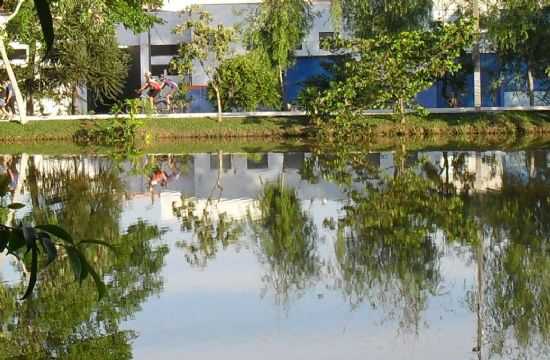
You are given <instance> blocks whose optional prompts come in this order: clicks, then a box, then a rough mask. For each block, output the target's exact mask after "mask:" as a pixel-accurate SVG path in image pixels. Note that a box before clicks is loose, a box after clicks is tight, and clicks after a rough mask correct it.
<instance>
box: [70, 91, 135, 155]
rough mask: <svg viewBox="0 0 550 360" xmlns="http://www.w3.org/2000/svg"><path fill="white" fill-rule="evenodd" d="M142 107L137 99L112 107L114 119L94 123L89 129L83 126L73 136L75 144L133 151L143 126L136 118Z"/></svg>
mask: <svg viewBox="0 0 550 360" xmlns="http://www.w3.org/2000/svg"><path fill="white" fill-rule="evenodd" d="M142 106H143V104H142V102H141V101H140V100H139V99H129V100H126V101H125V102H124V104H123V105H118V106H115V107H114V109H113V110H114V112H115V113H114V117H112V118H110V119H109V120H99V121H94V122H93V124H92V126H91V127H90V126H89V124H85V125H83V127H82V128H81V129H80V130H79V131H78V132H77V133H76V134H75V140H76V142H77V143H79V144H93V145H106V146H114V147H116V148H119V149H120V148H125V149H134V148H135V147H136V145H137V144H136V142H137V136H138V135H139V134H140V132H141V128H142V127H143V125H144V122H143V120H142V119H139V118H138V117H137V115H138V114H139V113H140V110H141V107H142ZM126 111H127V113H125V112H126Z"/></svg>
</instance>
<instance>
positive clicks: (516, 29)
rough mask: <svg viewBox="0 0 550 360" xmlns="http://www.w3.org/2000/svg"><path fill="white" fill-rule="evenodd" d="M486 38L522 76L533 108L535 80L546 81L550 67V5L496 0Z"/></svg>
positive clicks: (520, 0)
mask: <svg viewBox="0 0 550 360" xmlns="http://www.w3.org/2000/svg"><path fill="white" fill-rule="evenodd" d="M488 30H489V37H490V39H491V41H492V42H493V44H494V45H495V47H496V49H497V52H498V54H499V55H500V56H501V57H502V58H503V59H504V61H505V62H507V63H508V64H515V65H516V66H513V68H515V69H516V71H517V72H519V73H524V72H523V70H522V63H525V64H526V65H527V74H526V79H525V80H526V83H527V93H528V95H529V105H530V106H534V105H535V78H539V79H543V78H547V75H546V71H547V69H548V67H549V66H550V45H549V43H548V41H547V39H548V38H549V37H550V3H549V2H548V1H538V0H499V1H497V2H496V4H495V5H494V6H492V7H491V9H490V12H489V16H488Z"/></svg>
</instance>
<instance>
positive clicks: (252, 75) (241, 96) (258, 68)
mask: <svg viewBox="0 0 550 360" xmlns="http://www.w3.org/2000/svg"><path fill="white" fill-rule="evenodd" d="M216 78H217V82H218V83H219V84H220V85H219V91H220V97H221V103H222V109H223V111H255V110H257V109H258V108H260V107H261V108H278V107H280V105H281V95H280V93H279V80H278V77H277V72H276V71H275V70H274V69H272V67H271V65H270V63H269V61H268V59H267V58H266V57H265V55H264V54H263V53H262V52H260V51H257V50H256V51H251V52H248V53H246V54H243V55H237V56H235V57H232V58H230V59H226V60H225V61H224V62H222V63H221V64H220V66H219V67H218V69H217V72H216ZM208 97H209V99H210V100H211V101H212V102H215V100H216V93H215V90H214V88H213V87H212V85H210V86H209V88H208Z"/></svg>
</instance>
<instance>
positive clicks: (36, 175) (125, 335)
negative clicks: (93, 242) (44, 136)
mask: <svg viewBox="0 0 550 360" xmlns="http://www.w3.org/2000/svg"><path fill="white" fill-rule="evenodd" d="M32 160H33V159H31V161H32ZM27 180H28V182H27V185H28V188H29V190H30V193H31V197H32V198H33V199H32V201H33V211H32V215H30V216H29V217H27V219H26V220H25V221H28V222H34V221H42V220H43V219H48V220H49V221H51V222H56V223H59V224H60V225H61V226H62V227H63V228H65V229H66V230H67V231H68V232H69V233H71V234H73V238H74V239H75V241H79V240H84V239H101V240H104V241H106V242H108V243H110V244H111V245H113V246H114V247H115V248H116V255H115V254H113V253H111V252H108V251H105V249H102V248H96V247H90V248H89V249H85V250H84V251H85V252H86V255H87V258H88V259H89V260H90V262H91V263H92V265H93V267H94V268H95V269H97V270H99V272H100V273H102V276H103V278H104V280H105V282H106V283H107V287H108V293H107V296H106V298H104V299H103V300H102V301H100V302H98V301H97V294H96V289H95V287H94V285H93V283H92V282H90V281H84V282H83V283H82V284H77V283H75V282H74V280H73V278H72V275H71V274H72V272H71V271H70V266H71V264H70V263H69V261H68V260H67V259H65V261H63V260H62V261H58V262H55V263H54V264H52V265H51V266H50V267H48V268H47V269H46V270H45V271H44V272H42V273H41V274H40V286H39V287H38V288H37V290H36V291H35V294H34V296H33V297H32V298H31V299H30V300H28V301H25V302H19V301H17V296H18V294H20V293H21V287H22V286H24V285H23V284H22V285H13V286H2V287H0V308H1V309H2V311H0V327H1V328H2V329H3V331H4V332H3V336H0V347H1V348H2V355H3V356H7V357H8V358H17V359H52V358H59V359H75V358H78V359H98V358H101V359H130V358H131V357H132V351H131V345H130V342H131V340H132V339H133V338H134V337H135V334H134V333H133V332H132V331H128V330H122V329H120V325H119V323H120V321H121V320H124V319H127V318H129V317H130V316H131V315H132V314H134V313H135V312H136V311H138V310H139V307H140V304H141V303H142V302H143V301H144V300H145V299H147V298H148V297H149V296H151V295H152V294H155V293H158V292H159V291H160V290H161V288H162V279H161V278H160V276H159V272H160V269H161V268H162V266H163V261H164V257H165V255H166V253H167V251H168V250H167V248H166V247H157V248H155V247H154V246H153V244H152V242H151V240H153V239H155V238H158V237H159V236H160V231H159V229H158V228H157V227H156V226H150V225H147V224H145V223H143V222H139V223H137V224H135V225H132V226H130V227H129V228H128V229H127V233H126V234H124V235H121V234H120V232H121V231H120V229H119V222H118V221H119V217H120V211H121V203H120V201H121V199H122V196H121V193H120V191H119V190H120V189H122V185H121V184H120V180H119V179H118V178H117V177H116V175H115V174H113V173H111V172H110V171H109V170H108V169H103V170H100V171H98V172H97V173H95V174H90V173H86V172H85V171H84V170H82V169H81V168H79V167H78V166H75V167H70V166H69V167H64V168H63V169H61V168H60V167H59V168H55V169H49V171H48V173H47V174H46V173H44V172H41V171H40V170H39V169H38V168H37V167H36V166H35V164H34V163H32V164H31V165H30V169H29V177H28V179H27Z"/></svg>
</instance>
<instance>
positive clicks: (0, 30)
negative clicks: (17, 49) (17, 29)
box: [0, 0, 27, 124]
mask: <svg viewBox="0 0 550 360" xmlns="http://www.w3.org/2000/svg"><path fill="white" fill-rule="evenodd" d="M24 1H25V0H19V1H18V2H17V6H16V7H15V10H14V11H13V12H12V13H11V14H10V15H6V14H3V13H0V55H1V56H2V61H3V62H4V66H5V67H6V71H7V73H8V77H9V79H10V82H11V84H12V86H13V91H14V93H15V100H16V101H17V106H18V107H19V121H20V122H21V124H25V123H26V122H27V112H26V108H25V106H24V102H23V96H22V95H21V91H20V90H19V86H18V85H17V79H16V78H15V73H14V72H13V69H12V67H11V64H10V60H9V58H8V52H7V51H6V45H5V43H4V39H5V37H6V25H7V24H8V23H9V22H10V20H11V19H13V18H14V17H15V16H16V15H17V13H18V12H19V9H21V5H23V2H24Z"/></svg>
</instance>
